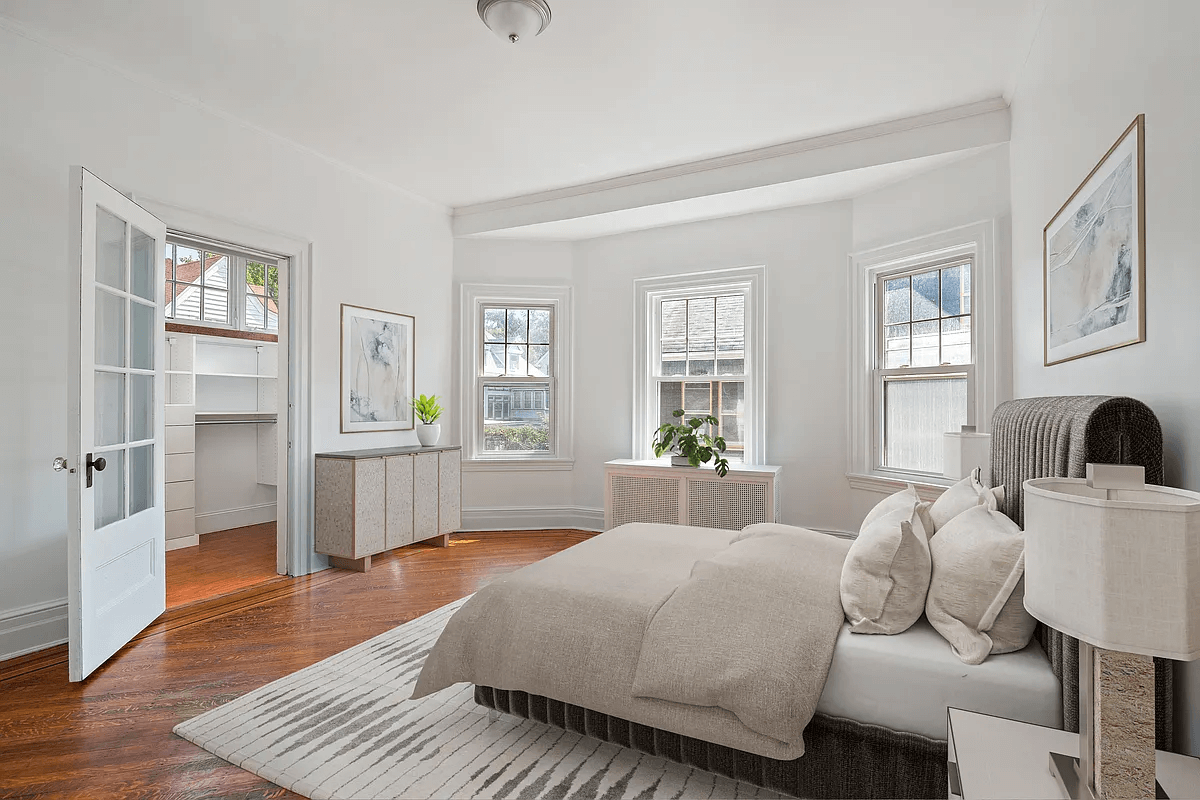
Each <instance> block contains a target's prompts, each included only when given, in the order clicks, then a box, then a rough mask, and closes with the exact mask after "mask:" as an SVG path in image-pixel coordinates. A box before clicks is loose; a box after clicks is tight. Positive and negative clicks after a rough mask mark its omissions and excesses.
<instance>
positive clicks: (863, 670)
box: [817, 617, 1062, 741]
mask: <svg viewBox="0 0 1200 800" xmlns="http://www.w3.org/2000/svg"><path fill="white" fill-rule="evenodd" d="M1061 698H1062V688H1061V686H1060V685H1059V681H1058V678H1056V677H1054V672H1053V671H1052V670H1051V668H1050V662H1049V660H1048V659H1047V658H1046V655H1045V653H1043V652H1042V648H1041V646H1040V645H1039V644H1038V643H1037V640H1034V641H1032V642H1030V643H1029V646H1028V647H1026V648H1025V649H1024V650H1021V651H1019V652H1016V653H1006V654H1004V655H993V656H988V658H987V660H986V661H984V662H983V663H982V664H979V665H978V666H970V665H968V664H964V663H962V662H961V661H959V660H958V656H956V655H954V653H953V651H951V649H950V644H949V643H948V642H947V641H946V640H945V639H943V638H942V636H941V634H939V633H938V632H937V631H936V630H934V629H933V626H931V625H930V624H929V621H928V620H926V619H925V617H921V619H920V620H918V621H917V623H916V624H915V625H913V626H912V627H911V628H909V629H908V630H907V631H905V632H904V633H900V634H896V635H894V636H880V635H867V634H861V633H851V632H850V626H849V625H843V626H842V630H841V633H840V634H838V641H837V646H836V647H835V648H834V650H833V663H832V665H831V666H830V668H829V678H828V680H827V681H826V682H825V689H824V691H823V692H822V694H821V699H820V700H819V701H818V702H817V713H818V714H826V715H829V716H833V717H844V718H847V719H852V720H856V721H858V722H866V723H870V724H872V725H880V726H882V727H884V728H889V729H891V730H894V731H910V732H912V733H919V734H921V735H922V736H927V737H929V738H931V739H939V740H941V741H945V740H946V708H947V707H949V706H953V707H954V708H962V709H966V710H968V711H978V712H982V713H985V714H994V715H996V716H999V717H1006V718H1008V719H1015V720H1021V721H1023V722H1032V723H1034V724H1037V725H1048V726H1050V727H1054V728H1061V727H1062V700H1061Z"/></svg>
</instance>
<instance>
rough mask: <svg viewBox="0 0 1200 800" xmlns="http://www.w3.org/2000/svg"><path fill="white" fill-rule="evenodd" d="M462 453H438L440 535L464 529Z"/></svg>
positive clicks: (456, 451)
mask: <svg viewBox="0 0 1200 800" xmlns="http://www.w3.org/2000/svg"><path fill="white" fill-rule="evenodd" d="M461 466H462V451H460V450H444V451H442V452H441V453H438V533H457V532H458V529H459V528H461V527H462V469H461Z"/></svg>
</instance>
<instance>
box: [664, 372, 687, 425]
mask: <svg viewBox="0 0 1200 800" xmlns="http://www.w3.org/2000/svg"><path fill="white" fill-rule="evenodd" d="M681 408H683V384H682V383H674V382H672V383H660V384H659V385H658V424H659V425H666V424H667V423H668V422H670V423H672V424H674V423H676V422H678V420H677V419H675V417H674V414H675V412H676V411H678V410H679V409H681Z"/></svg>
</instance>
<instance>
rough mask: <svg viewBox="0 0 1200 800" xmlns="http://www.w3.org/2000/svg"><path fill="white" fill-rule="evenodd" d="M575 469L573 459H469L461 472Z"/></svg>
mask: <svg viewBox="0 0 1200 800" xmlns="http://www.w3.org/2000/svg"><path fill="white" fill-rule="evenodd" d="M574 468H575V459H573V458H508V459H500V458H494V459H493V458H470V459H463V462H462V471H463V472H559V471H567V470H572V469H574Z"/></svg>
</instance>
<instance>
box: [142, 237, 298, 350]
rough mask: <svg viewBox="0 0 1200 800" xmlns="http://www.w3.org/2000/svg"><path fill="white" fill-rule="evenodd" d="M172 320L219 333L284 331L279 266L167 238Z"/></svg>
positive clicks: (167, 306) (167, 304)
mask: <svg viewBox="0 0 1200 800" xmlns="http://www.w3.org/2000/svg"><path fill="white" fill-rule="evenodd" d="M164 269H165V271H166V290H165V295H164V297H163V307H164V310H165V314H166V318H167V320H168V321H173V322H183V323H188V324H196V325H206V326H211V327H217V328H231V329H234V330H245V331H256V332H261V333H277V332H278V331H279V266H278V263H277V262H276V261H273V260H271V259H267V258H264V257H260V256H251V255H248V254H242V253H238V252H236V251H234V250H227V249H223V248H216V247H205V246H203V245H201V244H199V243H194V242H190V241H188V240H185V239H181V238H178V237H175V236H168V237H167V244H166V261H165V264H164Z"/></svg>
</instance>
